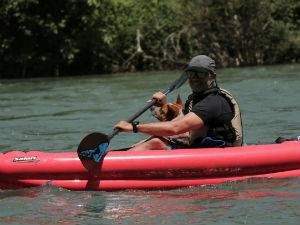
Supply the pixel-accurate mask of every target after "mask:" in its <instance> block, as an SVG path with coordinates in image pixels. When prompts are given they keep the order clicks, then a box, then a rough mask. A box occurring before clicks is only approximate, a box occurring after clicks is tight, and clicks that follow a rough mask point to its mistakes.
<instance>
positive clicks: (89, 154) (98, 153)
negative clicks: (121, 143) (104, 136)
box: [78, 142, 108, 163]
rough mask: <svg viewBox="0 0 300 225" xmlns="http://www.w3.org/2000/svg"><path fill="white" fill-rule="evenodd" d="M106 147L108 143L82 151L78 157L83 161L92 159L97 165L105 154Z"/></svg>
mask: <svg viewBox="0 0 300 225" xmlns="http://www.w3.org/2000/svg"><path fill="white" fill-rule="evenodd" d="M107 147H108V143H107V142H105V143H102V144H100V145H99V146H98V147H97V148H94V149H90V150H85V151H82V152H80V153H79V154H78V155H79V156H80V158H83V159H94V161H95V162H97V163H98V162H99V161H100V159H101V158H102V156H103V154H104V153H105V151H106V149H107Z"/></svg>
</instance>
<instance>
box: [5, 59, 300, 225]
mask: <svg viewBox="0 0 300 225" xmlns="http://www.w3.org/2000/svg"><path fill="white" fill-rule="evenodd" d="M180 73H181V72H180V71H178V72H153V73H143V74H142V73H134V74H127V75H126V76H125V75H118V74H116V75H109V76H89V77H68V78H43V79H31V80H2V81H0V107H1V110H0V140H1V141H0V152H7V151H11V150H39V151H45V152H62V151H64V152H68V151H69V152H70V151H76V148H77V145H78V143H79V142H80V140H81V139H82V138H83V137H84V136H85V135H86V134H88V133H90V132H93V131H100V132H102V133H107V134H109V133H110V132H111V131H112V126H113V125H114V124H115V123H117V122H118V121H119V120H124V119H128V118H129V117H130V116H131V115H133V114H134V113H135V112H136V111H138V110H139V109H140V108H142V107H143V106H144V105H145V103H146V100H148V99H149V98H150V97H151V96H152V94H153V93H154V92H156V91H159V90H164V89H165V88H166V87H168V86H169V85H170V84H171V83H172V81H173V80H175V79H176V78H177V77H178V76H179V75H180ZM218 74H219V75H218V81H219V85H220V86H221V87H222V88H225V89H228V90H230V91H231V93H232V94H233V95H234V96H235V97H236V99H237V101H238V102H239V104H240V107H241V110H242V116H243V125H244V135H245V141H246V142H247V143H248V144H255V143H257V142H259V143H272V142H273V141H274V140H275V139H276V138H277V137H278V136H284V137H291V136H296V135H299V134H300V118H299V116H300V113H299V112H300V66H299V65H296V64H294V65H276V66H262V67H248V68H240V69H223V70H219V71H218ZM189 91H190V90H189V87H188V85H187V84H185V85H184V86H183V87H182V88H180V90H178V91H176V92H174V93H171V94H170V95H169V97H168V99H169V100H170V101H175V99H176V97H177V94H180V95H181V96H182V97H183V98H186V97H187V95H188V94H189ZM139 120H140V121H141V122H150V121H154V119H153V117H152V116H151V115H150V113H149V112H146V113H145V114H143V115H142V116H141V117H140V118H139ZM144 137H146V136H145V135H143V134H132V133H121V134H119V135H118V136H116V137H115V138H114V139H113V140H112V142H111V144H110V148H111V149H115V148H122V147H127V146H129V145H131V144H132V143H134V142H136V141H138V140H140V139H142V138H144ZM299 186H300V179H299V178H288V179H273V180H269V179H254V180H246V181H240V182H229V183H224V184H220V185H212V186H204V187H192V188H184V189H179V190H172V191H137V192H133V191H123V192H114V193H110V192H72V191H68V190H64V189H60V188H57V187H52V186H47V185H46V186H43V187H38V188H30V189H24V190H0V212H1V214H0V223H1V224H53V223H59V224H193V223H194V224H299V219H300V203H299V198H300V189H299Z"/></svg>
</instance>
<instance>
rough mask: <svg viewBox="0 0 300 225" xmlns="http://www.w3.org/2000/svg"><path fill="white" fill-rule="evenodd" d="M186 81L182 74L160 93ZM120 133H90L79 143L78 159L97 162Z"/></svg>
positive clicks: (134, 116) (150, 103)
mask: <svg viewBox="0 0 300 225" xmlns="http://www.w3.org/2000/svg"><path fill="white" fill-rule="evenodd" d="M186 80H187V75H186V73H185V72H184V73H183V74H182V75H181V76H180V77H179V78H178V79H177V80H176V81H174V83H173V84H172V85H171V86H170V87H168V88H167V89H166V90H164V91H163V92H162V93H164V94H165V95H167V94H169V93H170V92H172V91H173V90H175V89H177V88H179V87H181V86H182V85H183V84H184V83H185V81H186ZM156 102H157V99H153V100H152V101H151V102H149V103H148V104H147V105H146V106H145V107H144V108H142V109H141V110H140V111H138V112H137V113H136V114H134V115H133V116H132V117H130V118H129V119H128V120H127V122H128V123H132V122H133V121H134V120H135V119H137V118H138V117H139V116H140V115H142V114H143V113H144V112H145V111H147V110H148V109H149V108H151V107H152V106H153V105H155V103H156ZM119 132H120V129H116V130H114V131H113V132H112V133H111V134H110V135H108V136H107V135H106V134H102V133H98V132H95V133H91V134H89V135H87V136H86V137H85V138H83V139H82V141H81V142H80V144H79V146H78V149H77V153H78V156H79V158H80V159H94V160H95V161H96V162H99V161H100V160H101V158H102V157H103V155H104V154H105V153H106V152H108V150H107V148H108V145H109V142H110V140H111V139H112V138H113V137H114V136H116V135H117V134H118V133H119Z"/></svg>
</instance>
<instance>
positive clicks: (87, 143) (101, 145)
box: [77, 133, 109, 162]
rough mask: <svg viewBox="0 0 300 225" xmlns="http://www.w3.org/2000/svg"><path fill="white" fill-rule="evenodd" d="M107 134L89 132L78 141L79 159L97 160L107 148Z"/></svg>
mask: <svg viewBox="0 0 300 225" xmlns="http://www.w3.org/2000/svg"><path fill="white" fill-rule="evenodd" d="M108 144H109V141H108V136H107V135H105V134H102V133H91V134H89V135H87V136H86V137H85V138H84V139H82V141H81V142H80V144H79V146H78V149H77V153H78V156H79V158H80V159H94V160H95V161H96V162H99V161H100V160H101V158H102V156H103V155H104V153H105V152H106V149H107V148H108Z"/></svg>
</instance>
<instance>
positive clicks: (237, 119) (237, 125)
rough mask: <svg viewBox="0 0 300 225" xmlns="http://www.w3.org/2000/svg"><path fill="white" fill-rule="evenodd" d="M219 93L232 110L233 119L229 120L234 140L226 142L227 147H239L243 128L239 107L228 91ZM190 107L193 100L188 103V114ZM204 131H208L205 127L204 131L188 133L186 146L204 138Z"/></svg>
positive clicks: (197, 130) (221, 90) (241, 141)
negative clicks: (230, 105) (227, 101)
mask: <svg viewBox="0 0 300 225" xmlns="http://www.w3.org/2000/svg"><path fill="white" fill-rule="evenodd" d="M219 93H220V94H221V95H223V97H225V98H227V100H229V102H231V104H232V109H233V110H234V117H233V119H232V120H231V125H232V127H233V129H234V132H235V136H236V138H235V140H234V141H233V143H228V142H227V145H230V146H234V147H237V146H241V145H242V144H243V128H242V117H241V111H240V107H239V105H238V103H237V102H236V100H235V99H234V98H233V96H232V95H231V94H230V92H229V91H227V90H225V89H219ZM192 107H193V100H191V101H190V103H189V110H188V112H190V111H191V110H192ZM205 131H206V132H207V131H208V127H207V126H206V127H205V129H204V130H203V128H201V129H196V130H192V131H190V132H189V140H188V144H189V145H191V144H192V143H193V142H194V141H195V140H196V139H197V138H200V137H204V136H205V134H203V133H206V132H205Z"/></svg>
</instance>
